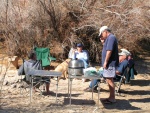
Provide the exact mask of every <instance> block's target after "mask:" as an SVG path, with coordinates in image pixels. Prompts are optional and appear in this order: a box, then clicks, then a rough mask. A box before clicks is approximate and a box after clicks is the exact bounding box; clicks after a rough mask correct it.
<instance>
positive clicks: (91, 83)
mask: <svg viewBox="0 0 150 113" xmlns="http://www.w3.org/2000/svg"><path fill="white" fill-rule="evenodd" d="M98 82H99V81H98V80H97V79H94V80H92V81H91V82H90V85H89V87H90V88H92V87H96V86H97V84H98Z"/></svg>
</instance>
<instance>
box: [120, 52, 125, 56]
mask: <svg viewBox="0 0 150 113" xmlns="http://www.w3.org/2000/svg"><path fill="white" fill-rule="evenodd" d="M124 55H125V56H127V55H126V54H125V53H122V52H121V53H119V56H124Z"/></svg>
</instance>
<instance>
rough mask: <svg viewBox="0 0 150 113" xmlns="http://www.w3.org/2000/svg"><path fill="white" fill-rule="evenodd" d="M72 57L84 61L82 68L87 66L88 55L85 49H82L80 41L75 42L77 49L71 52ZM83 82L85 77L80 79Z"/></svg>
mask: <svg viewBox="0 0 150 113" xmlns="http://www.w3.org/2000/svg"><path fill="white" fill-rule="evenodd" d="M72 59H80V60H82V61H83V63H84V68H88V66H89V65H88V63H89V55H88V52H87V51H86V50H83V45H82V43H78V44H77V49H76V50H75V49H74V51H73V54H72ZM82 81H83V82H85V81H86V79H82Z"/></svg>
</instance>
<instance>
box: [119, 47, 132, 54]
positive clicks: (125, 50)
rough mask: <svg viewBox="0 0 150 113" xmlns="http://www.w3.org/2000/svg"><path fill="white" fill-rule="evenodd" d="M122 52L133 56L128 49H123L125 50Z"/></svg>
mask: <svg viewBox="0 0 150 113" xmlns="http://www.w3.org/2000/svg"><path fill="white" fill-rule="evenodd" d="M121 51H124V52H126V53H127V55H128V56H129V55H131V53H130V52H129V51H128V50H127V49H124V48H123V49H121Z"/></svg>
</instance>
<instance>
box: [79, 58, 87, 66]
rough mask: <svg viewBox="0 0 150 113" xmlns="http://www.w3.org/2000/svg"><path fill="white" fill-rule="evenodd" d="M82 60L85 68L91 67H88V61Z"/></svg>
mask: <svg viewBox="0 0 150 113" xmlns="http://www.w3.org/2000/svg"><path fill="white" fill-rule="evenodd" d="M80 60H82V61H83V63H84V68H88V67H89V65H88V61H86V60H85V59H83V58H82V59H80Z"/></svg>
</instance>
